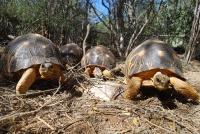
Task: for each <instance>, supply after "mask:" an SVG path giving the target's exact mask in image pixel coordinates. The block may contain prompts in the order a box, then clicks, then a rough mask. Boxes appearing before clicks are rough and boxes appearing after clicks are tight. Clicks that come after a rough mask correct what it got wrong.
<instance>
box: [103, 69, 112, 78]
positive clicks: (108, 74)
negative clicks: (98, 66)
mask: <svg viewBox="0 0 200 134" xmlns="http://www.w3.org/2000/svg"><path fill="white" fill-rule="evenodd" d="M103 75H104V76H105V77H107V78H112V74H111V72H110V71H108V70H106V69H105V70H104V71H103Z"/></svg>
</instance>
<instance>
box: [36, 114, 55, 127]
mask: <svg viewBox="0 0 200 134" xmlns="http://www.w3.org/2000/svg"><path fill="white" fill-rule="evenodd" d="M36 118H37V119H38V120H39V121H41V122H42V123H44V124H45V125H46V126H47V127H49V128H50V129H51V130H54V128H53V127H52V126H50V125H49V124H48V123H46V121H44V120H43V119H41V118H40V117H36Z"/></svg>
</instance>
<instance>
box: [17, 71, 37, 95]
mask: <svg viewBox="0 0 200 134" xmlns="http://www.w3.org/2000/svg"><path fill="white" fill-rule="evenodd" d="M35 79H36V74H35V68H29V69H27V70H26V71H25V72H24V73H23V75H22V77H21V78H20V80H19V81H18V83H17V86H16V94H25V93H26V91H27V90H28V89H29V87H30V86H31V85H32V83H33V82H34V81H35Z"/></svg>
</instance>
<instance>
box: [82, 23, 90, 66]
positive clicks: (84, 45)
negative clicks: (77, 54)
mask: <svg viewBox="0 0 200 134" xmlns="http://www.w3.org/2000/svg"><path fill="white" fill-rule="evenodd" d="M89 32H90V24H88V25H87V33H86V36H85V39H84V40H83V57H85V48H86V39H87V37H88V35H89ZM83 61H84V67H85V69H86V63H85V58H83Z"/></svg>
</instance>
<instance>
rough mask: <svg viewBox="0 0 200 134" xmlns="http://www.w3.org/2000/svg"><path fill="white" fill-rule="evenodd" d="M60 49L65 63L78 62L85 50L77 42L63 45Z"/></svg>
mask: <svg viewBox="0 0 200 134" xmlns="http://www.w3.org/2000/svg"><path fill="white" fill-rule="evenodd" d="M59 50H60V53H61V56H62V58H63V60H64V62H65V63H68V62H73V63H72V64H78V63H79V62H80V61H81V58H82V56H83V50H82V49H81V48H80V47H79V46H78V45H77V44H75V43H70V44H66V45H63V46H61V47H60V49H59Z"/></svg>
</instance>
